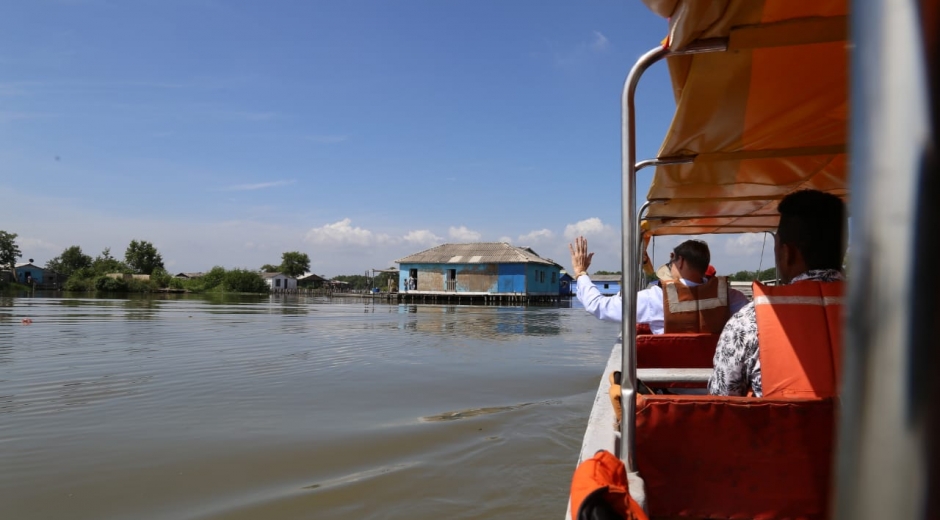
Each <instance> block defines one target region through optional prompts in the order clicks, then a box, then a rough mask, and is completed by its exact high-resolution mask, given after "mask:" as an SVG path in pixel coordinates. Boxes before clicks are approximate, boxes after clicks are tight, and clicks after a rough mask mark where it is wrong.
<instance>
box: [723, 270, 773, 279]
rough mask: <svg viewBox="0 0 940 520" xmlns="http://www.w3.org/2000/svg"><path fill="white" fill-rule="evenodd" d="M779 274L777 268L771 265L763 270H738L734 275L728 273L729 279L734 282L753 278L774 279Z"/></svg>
mask: <svg viewBox="0 0 940 520" xmlns="http://www.w3.org/2000/svg"><path fill="white" fill-rule="evenodd" d="M776 276H777V271H776V269H775V268H773V267H771V268H768V269H764V270H763V271H760V272H757V271H738V272H736V273H734V274H732V275H728V279H729V280H731V281H734V282H750V281H752V280H761V281H766V280H773V279H774V278H775V277H776Z"/></svg>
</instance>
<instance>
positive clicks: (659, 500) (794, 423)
mask: <svg viewBox="0 0 940 520" xmlns="http://www.w3.org/2000/svg"><path fill="white" fill-rule="evenodd" d="M833 422H834V411H833V401H832V399H760V398H749V397H714V396H670V395H662V396H660V395H654V396H638V398H637V410H636V463H637V468H638V469H639V472H640V475H641V476H642V477H643V479H644V480H645V481H646V496H647V501H648V506H649V511H650V516H651V517H654V518H655V517H683V518H755V519H773V518H814V519H815V518H826V517H827V511H828V509H827V508H828V502H829V483H830V475H831V465H832V447H833Z"/></svg>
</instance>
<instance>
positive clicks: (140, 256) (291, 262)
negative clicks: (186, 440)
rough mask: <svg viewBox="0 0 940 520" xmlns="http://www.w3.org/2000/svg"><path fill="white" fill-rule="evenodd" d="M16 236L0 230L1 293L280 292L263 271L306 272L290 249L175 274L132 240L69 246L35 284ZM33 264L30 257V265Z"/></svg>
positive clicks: (303, 257) (304, 258) (382, 278)
mask: <svg viewBox="0 0 940 520" xmlns="http://www.w3.org/2000/svg"><path fill="white" fill-rule="evenodd" d="M17 236H18V235H17V234H16V233H9V232H7V231H2V230H0V294H22V293H24V292H25V293H29V292H32V291H34V290H37V289H39V290H48V289H52V290H61V291H66V292H85V293H99V292H100V293H192V294H206V293H212V294H267V293H269V292H272V290H273V292H281V289H277V288H274V289H272V287H271V286H270V284H269V283H268V281H266V280H265V278H264V276H263V275H262V273H282V274H285V275H287V276H290V277H294V278H296V277H298V276H300V275H303V274H304V273H307V272H309V271H310V257H309V256H308V255H307V254H306V253H302V252H300V251H288V252H285V253H283V254H282V255H281V263H280V264H279V265H272V264H265V265H263V266H262V267H261V269H260V270H252V269H242V268H235V269H226V268H224V267H222V266H215V267H213V268H212V269H211V270H209V272H207V273H205V274H202V273H199V276H196V277H193V278H184V277H176V276H173V275H171V274H170V273H168V272H167V271H166V267H165V266H164V264H163V256H162V255H161V254H160V252H159V251H157V248H156V247H155V246H154V245H153V244H152V243H150V242H148V241H146V240H131V242H130V244H128V246H127V249H126V251H125V252H124V259H123V260H121V259H118V258H115V257H114V256H112V254H111V248H110V247H106V248H105V249H104V250H103V251H102V252H101V254H99V255H98V256H96V257H94V258H92V257H91V256H90V255H87V254H85V253H84V252H82V248H81V246H77V245H73V246H69V247H67V248H65V250H63V251H62V253H61V254H59V255H58V256H56V257H55V258H52V259H51V260H49V261H48V262H46V265H45V268H44V269H45V270H46V271H48V272H51V273H54V274H55V276H56V278H55V281H53V282H49V284H48V285H46V286H43V284H42V279H40V284H39V286H38V287H37V286H35V285H32V284H29V283H20V282H21V281H20V280H17V279H16V276H17V275H16V274H15V273H16V265H17V264H16V260H17V259H18V258H21V257H22V256H23V254H22V251H21V250H20V248H19V246H18V245H17V243H16V238H17ZM32 262H33V259H31V258H30V259H29V263H30V264H32ZM4 270H8V271H9V274H8V276H9V277H10V280H8V281H5V280H4V278H3V274H4V273H3V271H4ZM390 278H391V279H390ZM334 280H335V281H339V282H342V283H343V284H344V291H343V292H345V291H357V290H363V291H364V290H370V289H371V288H372V287H373V286H378V287H389V288H390V287H392V286H395V287H397V286H398V275H397V274H391V273H381V274H380V275H379V276H376V277H374V278H370V277H367V276H363V275H348V276H337V277H335V278H334ZM28 281H29V280H28V279H27V282H28ZM377 284H380V285H377ZM290 291H291V292H294V291H300V292H304V293H306V294H319V293H322V294H332V293H333V292H334V291H333V290H330V289H329V288H314V287H300V288H297V289H293V288H292V289H290Z"/></svg>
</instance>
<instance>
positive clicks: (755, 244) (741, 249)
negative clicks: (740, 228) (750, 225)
mask: <svg viewBox="0 0 940 520" xmlns="http://www.w3.org/2000/svg"><path fill="white" fill-rule="evenodd" d="M765 236H766V235H765V234H764V233H742V234H740V235H735V236H730V237H727V238H726V239H725V253H727V254H729V255H753V254H760V252H761V249H764V250H765V251H766V250H767V249H768V248H769V250H770V251H771V252H773V247H774V243H773V241H772V240H771V239H770V237H767V239H766V240H767V243H765V241H764V240H765V238H764V237H765Z"/></svg>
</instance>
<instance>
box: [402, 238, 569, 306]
mask: <svg viewBox="0 0 940 520" xmlns="http://www.w3.org/2000/svg"><path fill="white" fill-rule="evenodd" d="M396 263H398V264H399V265H400V266H401V268H400V273H401V274H400V276H399V285H398V290H399V292H402V293H418V294H452V293H456V294H465V295H487V294H490V295H514V294H524V295H553V296H557V295H558V292H559V286H560V285H559V279H560V278H561V266H560V265H558V264H556V263H555V262H553V261H552V260H550V259H547V258H542V257H541V256H539V255H538V254H537V253H536V252H535V251H533V250H532V249H530V248H527V247H516V246H513V245H510V244H507V243H504V242H481V243H469V244H444V245H440V246H437V247H433V248H431V249H428V250H425V251H421V252H420V253H415V254H413V255H410V256H406V257H404V258H402V259H400V260H398V261H397V262H396Z"/></svg>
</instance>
